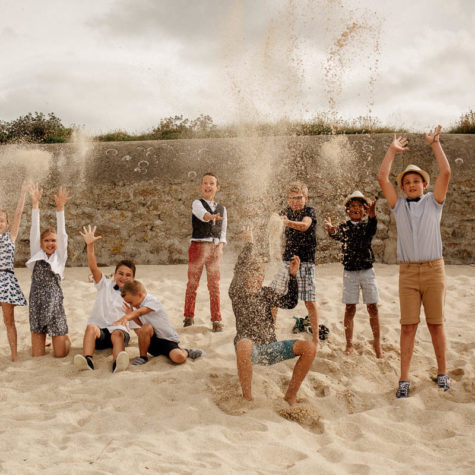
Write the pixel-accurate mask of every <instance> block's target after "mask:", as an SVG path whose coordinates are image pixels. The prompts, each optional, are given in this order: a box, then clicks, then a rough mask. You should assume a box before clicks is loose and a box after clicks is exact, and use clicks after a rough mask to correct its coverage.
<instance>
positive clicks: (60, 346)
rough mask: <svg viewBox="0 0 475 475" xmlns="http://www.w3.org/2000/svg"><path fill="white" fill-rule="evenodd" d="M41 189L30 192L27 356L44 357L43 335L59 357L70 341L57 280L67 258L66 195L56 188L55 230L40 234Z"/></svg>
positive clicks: (64, 351)
mask: <svg viewBox="0 0 475 475" xmlns="http://www.w3.org/2000/svg"><path fill="white" fill-rule="evenodd" d="M42 193H43V190H41V189H39V188H38V185H34V186H32V187H31V189H30V195H31V202H32V207H33V209H32V212H31V231H30V250H31V258H30V260H29V261H28V262H27V263H26V266H27V267H28V268H29V269H30V270H31V271H32V275H31V290H30V299H29V300H30V312H29V315H30V329H31V353H32V355H33V356H42V355H44V354H45V346H46V345H45V343H46V335H47V334H48V335H51V336H52V340H53V352H54V356H56V357H58V358H63V357H65V356H66V355H67V354H68V353H69V349H70V347H71V338H70V337H69V335H68V324H67V322H66V314H65V312H64V306H63V291H62V289H61V280H62V279H63V275H64V267H65V266H66V260H67V258H68V235H67V234H66V225H65V220H64V205H65V204H66V202H67V201H68V200H69V198H70V196H69V193H68V192H67V191H66V190H64V189H63V188H61V187H60V188H59V191H58V194H57V195H55V197H54V199H55V201H56V231H54V230H52V229H46V230H44V231H43V232H42V233H40V209H39V203H40V199H41V195H42Z"/></svg>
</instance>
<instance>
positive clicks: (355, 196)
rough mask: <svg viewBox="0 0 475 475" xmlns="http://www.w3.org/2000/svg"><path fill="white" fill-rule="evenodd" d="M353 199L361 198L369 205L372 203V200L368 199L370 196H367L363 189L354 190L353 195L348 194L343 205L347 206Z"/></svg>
mask: <svg viewBox="0 0 475 475" xmlns="http://www.w3.org/2000/svg"><path fill="white" fill-rule="evenodd" d="M351 200H360V201H364V202H365V203H366V204H367V205H368V206H369V205H370V204H371V202H370V201H369V200H368V198H366V197H365V196H364V195H363V193H361V191H358V190H356V191H353V193H351V195H348V196H347V197H346V198H345V201H343V206H346V204H347V203H349V202H350V201H351Z"/></svg>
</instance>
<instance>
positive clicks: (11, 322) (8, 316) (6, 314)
mask: <svg viewBox="0 0 475 475" xmlns="http://www.w3.org/2000/svg"><path fill="white" fill-rule="evenodd" d="M1 304H2V310H3V321H4V323H5V328H6V330H7V338H8V344H9V345H10V352H11V355H12V361H17V360H18V354H17V332H16V326H15V316H14V311H15V306H14V305H12V304H11V303H7V302H1Z"/></svg>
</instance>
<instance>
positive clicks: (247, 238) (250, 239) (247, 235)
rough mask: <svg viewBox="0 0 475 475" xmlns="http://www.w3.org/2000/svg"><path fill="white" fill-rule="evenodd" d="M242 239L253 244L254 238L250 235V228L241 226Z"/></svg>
mask: <svg viewBox="0 0 475 475" xmlns="http://www.w3.org/2000/svg"><path fill="white" fill-rule="evenodd" d="M242 237H243V239H244V241H246V242H254V236H253V235H252V228H251V226H243V228H242Z"/></svg>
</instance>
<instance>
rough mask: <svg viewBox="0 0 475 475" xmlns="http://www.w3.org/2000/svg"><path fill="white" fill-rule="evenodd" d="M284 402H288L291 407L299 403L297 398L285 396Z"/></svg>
mask: <svg viewBox="0 0 475 475" xmlns="http://www.w3.org/2000/svg"><path fill="white" fill-rule="evenodd" d="M284 401H287V402H288V404H289V406H293V405H294V404H295V403H296V402H297V396H293V397H290V396H287V395H285V396H284Z"/></svg>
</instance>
